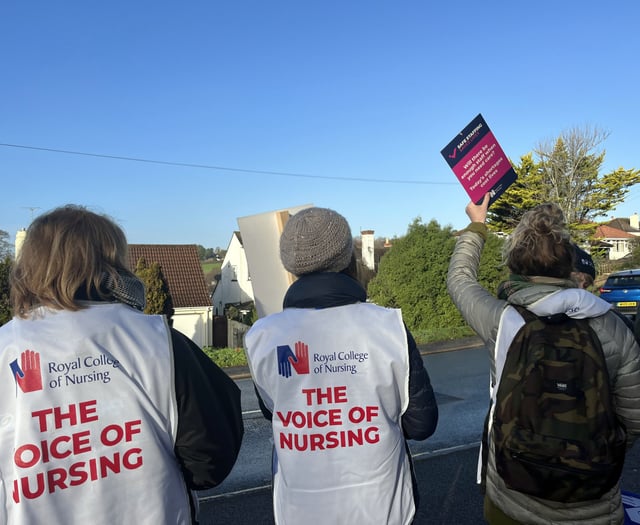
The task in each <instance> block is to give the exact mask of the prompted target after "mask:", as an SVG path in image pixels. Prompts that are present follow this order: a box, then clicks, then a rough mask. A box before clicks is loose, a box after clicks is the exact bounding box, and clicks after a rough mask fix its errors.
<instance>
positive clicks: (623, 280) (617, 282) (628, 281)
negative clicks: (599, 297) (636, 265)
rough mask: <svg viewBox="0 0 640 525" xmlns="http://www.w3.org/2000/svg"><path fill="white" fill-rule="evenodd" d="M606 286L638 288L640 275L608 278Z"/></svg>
mask: <svg viewBox="0 0 640 525" xmlns="http://www.w3.org/2000/svg"><path fill="white" fill-rule="evenodd" d="M606 286H628V287H629V286H640V275H619V276H616V277H613V276H612V277H609V279H607V284H606Z"/></svg>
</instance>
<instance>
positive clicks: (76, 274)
mask: <svg viewBox="0 0 640 525" xmlns="http://www.w3.org/2000/svg"><path fill="white" fill-rule="evenodd" d="M127 249H128V245H127V240H126V237H125V235H124V232H123V231H122V229H121V228H120V227H119V226H118V225H117V224H116V223H115V222H114V221H113V220H111V219H110V218H109V217H107V216H106V215H99V214H97V213H94V212H91V211H89V210H88V209H87V208H85V207H83V206H77V205H73V204H68V205H66V206H62V207H59V208H56V209H54V210H52V211H50V212H47V213H45V214H43V215H40V216H39V217H37V218H36V219H35V220H34V221H33V223H32V224H31V226H29V228H28V230H27V235H26V238H25V240H24V243H23V244H22V248H21V250H20V253H19V256H18V258H17V260H16V262H15V264H14V265H13V269H12V272H11V290H10V296H11V305H12V307H13V312H14V315H17V316H19V317H23V318H24V317H27V316H28V314H29V312H30V310H32V309H33V308H35V307H37V306H47V307H50V308H54V309H56V310H73V311H75V310H79V309H81V308H83V305H82V303H81V301H82V300H83V299H85V300H86V299H93V300H102V301H107V300H111V295H110V292H109V291H108V290H107V289H105V288H104V287H101V283H102V282H104V280H105V279H106V278H107V277H110V278H111V279H113V280H114V281H116V282H118V281H119V279H120V277H119V276H120V275H123V274H126V275H133V274H131V272H130V271H129V269H128V261H127Z"/></svg>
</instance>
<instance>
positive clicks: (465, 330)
mask: <svg viewBox="0 0 640 525" xmlns="http://www.w3.org/2000/svg"><path fill="white" fill-rule="evenodd" d="M412 335H413V337H414V339H415V340H416V343H418V344H419V345H421V344H429V343H437V342H439V341H452V340H454V339H460V338H462V337H469V336H472V335H475V332H474V331H473V330H471V328H469V327H468V326H454V327H449V328H436V329H432V330H416V331H415V332H412ZM203 350H204V353H205V354H207V355H208V356H209V358H211V359H212V360H213V362H214V363H216V364H217V365H218V366H219V367H220V368H229V367H232V366H246V365H247V356H246V355H245V353H244V349H242V348H212V347H210V346H206V347H204V348H203Z"/></svg>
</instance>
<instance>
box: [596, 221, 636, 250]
mask: <svg viewBox="0 0 640 525" xmlns="http://www.w3.org/2000/svg"><path fill="white" fill-rule="evenodd" d="M639 222H640V221H639V217H638V214H637V213H634V214H633V215H631V217H629V218H628V219H612V220H610V221H609V222H608V223H607V224H601V225H600V226H598V227H597V228H596V234H595V237H596V238H597V239H598V240H599V241H600V245H601V246H602V247H604V248H607V250H608V255H609V260H611V261H615V260H617V259H622V258H623V257H624V256H625V255H628V254H630V253H631V252H632V251H633V248H634V245H635V244H636V243H637V242H638V241H639V240H640V224H639Z"/></svg>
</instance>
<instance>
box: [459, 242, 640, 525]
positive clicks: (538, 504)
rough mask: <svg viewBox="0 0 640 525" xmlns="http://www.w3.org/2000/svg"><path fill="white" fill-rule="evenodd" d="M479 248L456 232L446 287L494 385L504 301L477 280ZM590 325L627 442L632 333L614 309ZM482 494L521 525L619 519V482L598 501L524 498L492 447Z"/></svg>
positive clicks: (636, 422) (634, 426)
mask: <svg viewBox="0 0 640 525" xmlns="http://www.w3.org/2000/svg"><path fill="white" fill-rule="evenodd" d="M483 246H484V240H483V238H482V236H481V235H479V234H478V233H474V232H471V231H465V232H463V233H461V234H460V236H459V238H458V240H457V242H456V246H455V249H454V252H453V256H452V257H451V261H450V263H449V273H448V276H447V288H448V291H449V295H450V296H451V298H452V300H453V302H454V304H455V305H456V307H457V308H458V309H459V310H460V313H461V314H462V317H463V318H464V319H465V321H466V322H467V323H468V324H469V325H470V326H471V328H473V330H475V332H476V333H477V334H478V335H479V336H480V337H481V339H482V340H483V341H484V343H485V345H486V348H487V350H488V351H489V354H490V356H491V358H492V359H491V382H492V384H495V381H496V374H495V359H494V355H495V346H496V338H497V335H498V328H499V326H500V321H501V319H502V316H503V313H504V310H505V308H507V307H508V305H509V303H507V302H506V301H504V300H501V299H497V298H496V297H495V296H494V295H493V294H491V293H489V292H488V291H487V290H485V289H484V288H483V287H482V286H481V285H480V284H478V281H477V274H478V267H479V264H480V254H481V252H482V248H483ZM561 289H562V288H560V287H559V286H555V285H549V284H538V285H535V286H531V287H528V288H525V289H523V290H519V291H518V292H515V293H514V294H513V295H511V296H510V298H509V301H510V303H513V304H520V305H522V306H530V305H532V304H534V303H536V302H538V301H540V300H541V299H544V298H545V297H547V296H549V295H550V294H552V293H554V292H558V291H559V290H561ZM589 324H590V325H591V327H592V328H593V329H594V331H595V332H596V334H598V337H599V338H600V342H601V343H602V347H603V350H604V354H605V358H606V361H607V368H608V371H609V376H610V377H611V381H612V385H613V389H614V396H615V403H616V411H617V413H618V416H619V418H620V420H621V421H622V422H623V423H624V424H625V426H626V427H627V432H628V434H629V441H630V443H631V442H632V441H633V440H634V439H635V437H637V435H639V434H640V348H639V347H638V345H637V343H636V341H635V338H634V335H633V333H632V332H631V331H630V330H629V329H628V328H627V326H626V325H625V324H624V322H623V321H622V320H621V319H619V317H618V316H616V315H615V314H614V313H613V312H610V311H609V312H607V313H605V314H604V315H600V316H598V317H594V318H591V319H590V321H589ZM489 442H491V440H489ZM486 496H487V497H488V498H490V499H491V501H492V502H493V503H494V504H495V505H497V506H498V507H499V508H500V509H501V510H502V511H503V512H505V513H506V514H507V515H509V516H511V517H513V518H514V519H515V520H517V521H519V522H521V523H526V524H535V525H537V524H540V525H548V524H556V525H569V524H581V525H618V524H621V523H622V522H623V520H624V512H623V508H622V502H621V499H620V486H619V484H618V485H616V486H615V487H614V488H613V489H612V490H611V491H609V492H608V493H607V494H605V495H604V496H603V497H602V498H601V499H599V500H594V501H588V502H580V503H571V504H569V503H566V504H565V503H558V502H553V501H548V500H543V499H539V498H535V497H531V496H527V495H525V494H522V493H520V492H516V491H513V490H510V489H508V488H507V487H506V486H505V484H504V482H503V481H502V479H501V478H500V476H499V475H498V474H497V472H496V468H495V459H494V455H493V450H492V449H490V450H489V461H488V466H487V476H486Z"/></svg>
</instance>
